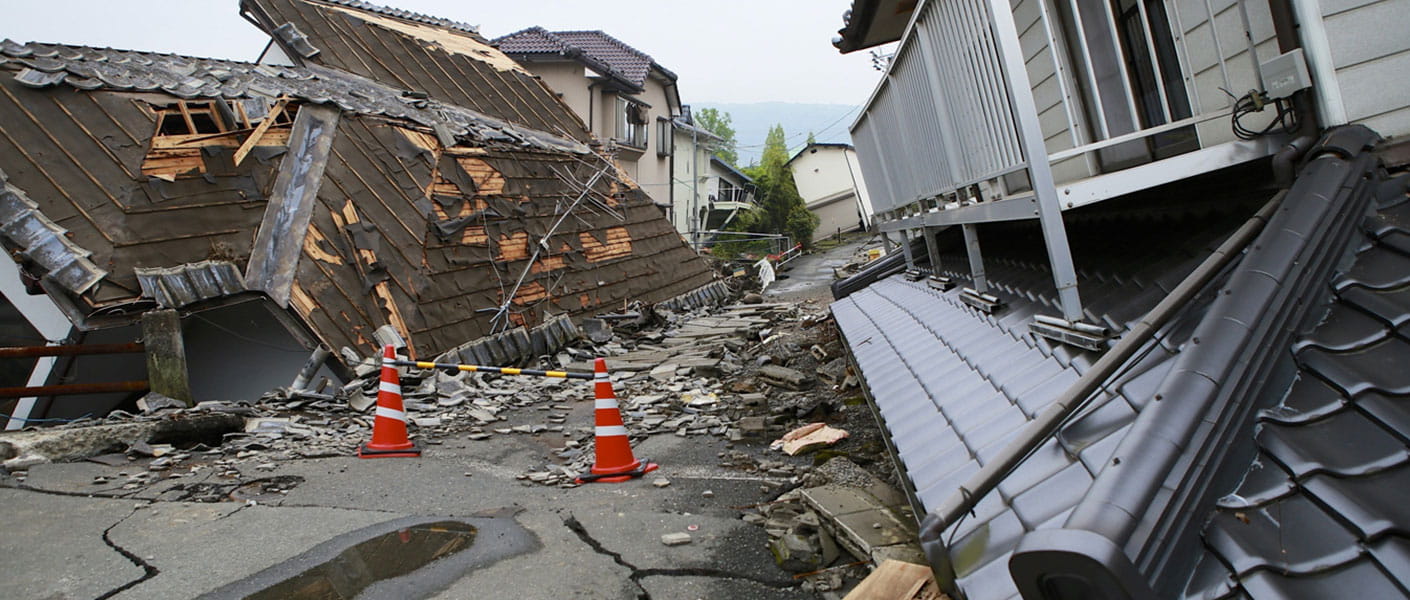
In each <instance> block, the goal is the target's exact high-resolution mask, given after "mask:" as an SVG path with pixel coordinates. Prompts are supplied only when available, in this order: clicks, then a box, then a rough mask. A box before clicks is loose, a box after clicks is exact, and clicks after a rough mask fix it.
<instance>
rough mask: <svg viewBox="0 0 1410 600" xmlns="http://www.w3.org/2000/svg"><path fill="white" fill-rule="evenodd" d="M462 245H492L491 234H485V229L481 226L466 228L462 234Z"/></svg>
mask: <svg viewBox="0 0 1410 600" xmlns="http://www.w3.org/2000/svg"><path fill="white" fill-rule="evenodd" d="M460 243H462V244H465V245H467V246H488V245H489V243H490V236H489V234H486V233H485V228H484V227H480V226H478V225H477V226H474V227H466V228H465V229H464V230H463V231H461V232H460Z"/></svg>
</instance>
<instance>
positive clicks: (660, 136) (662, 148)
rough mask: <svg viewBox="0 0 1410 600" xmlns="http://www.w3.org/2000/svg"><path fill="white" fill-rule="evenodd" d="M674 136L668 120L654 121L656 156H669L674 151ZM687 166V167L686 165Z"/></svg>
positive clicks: (659, 118)
mask: <svg viewBox="0 0 1410 600" xmlns="http://www.w3.org/2000/svg"><path fill="white" fill-rule="evenodd" d="M675 142H676V136H675V131H674V129H673V127H672V123H671V120H670V119H667V118H664V117H657V119H656V156H661V157H666V156H670V155H671V153H672V152H673V151H674V150H675V145H676V144H675ZM687 166H688V165H687Z"/></svg>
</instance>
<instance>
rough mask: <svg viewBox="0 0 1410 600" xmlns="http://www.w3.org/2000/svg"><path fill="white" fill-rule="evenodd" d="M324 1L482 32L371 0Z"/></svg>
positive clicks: (432, 23) (418, 21) (464, 25)
mask: <svg viewBox="0 0 1410 600" xmlns="http://www.w3.org/2000/svg"><path fill="white" fill-rule="evenodd" d="M322 1H323V2H327V3H328V4H337V5H339V6H346V7H348V8H356V9H358V10H365V11H368V12H374V13H377V14H379V15H386V16H388V17H396V18H398V19H405V20H407V21H415V22H417V23H424V24H426V25H435V26H436V27H445V28H446V29H454V30H457V31H462V32H465V33H469V34H472V35H479V33H480V28H479V27H476V26H474V25H471V24H469V23H461V22H459V21H452V20H450V19H442V18H440V17H433V16H430V15H423V14H421V13H417V12H411V11H409V10H402V9H400V8H392V7H390V6H378V5H376V4H372V3H370V2H362V1H361V0H322Z"/></svg>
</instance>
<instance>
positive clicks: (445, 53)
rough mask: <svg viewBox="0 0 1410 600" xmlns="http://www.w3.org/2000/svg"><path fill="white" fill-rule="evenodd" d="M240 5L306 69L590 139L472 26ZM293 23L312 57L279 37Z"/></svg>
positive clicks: (387, 13) (371, 13) (300, 5)
mask: <svg viewBox="0 0 1410 600" xmlns="http://www.w3.org/2000/svg"><path fill="white" fill-rule="evenodd" d="M240 6H241V8H242V10H243V11H244V12H245V14H246V16H247V17H249V18H250V19H251V20H253V21H254V22H255V23H257V24H258V25H259V26H260V27H261V28H262V29H264V31H265V32H266V33H269V34H270V36H271V38H272V39H274V40H275V42H276V43H279V44H280V45H281V46H283V47H284V50H286V52H285V54H287V55H289V56H291V57H294V59H295V60H297V61H299V62H300V63H301V64H303V65H305V66H310V67H312V66H314V65H321V66H325V67H332V68H336V69H338V70H340V71H345V72H347V73H352V74H355V75H359V76H361V77H365V78H368V79H372V80H376V81H379V82H381V83H383V84H385V85H388V86H391V87H393V88H396V89H400V90H409V91H411V92H413V93H417V94H424V96H425V97H429V98H431V99H434V100H437V101H440V102H443V103H446V104H452V105H456V106H462V107H465V108H469V109H472V110H474V111H476V112H477V113H479V114H482V115H487V116H489V117H492V118H494V119H497V120H499V121H502V122H508V123H513V124H515V125H517V126H521V127H526V128H529V129H533V130H537V131H541V132H546V133H548V134H553V135H557V136H561V137H565V138H571V139H574V140H577V141H582V142H586V141H588V140H589V139H590V135H589V134H588V131H587V126H586V125H585V124H584V123H583V122H582V120H581V119H579V118H578V117H577V116H576V115H575V114H574V113H573V111H572V110H571V109H569V108H568V107H567V105H565V104H564V103H563V101H562V99H560V98H558V96H557V95H555V94H554V92H553V91H552V90H550V89H549V88H548V86H546V85H545V84H544V83H543V82H542V81H540V80H539V79H538V78H536V77H534V76H533V75H532V74H531V73H529V72H528V71H526V70H524V68H523V67H521V66H519V64H518V63H515V62H514V60H513V59H511V58H509V57H508V56H505V55H504V53H502V52H500V51H499V50H497V49H495V48H494V46H491V45H490V43H489V42H488V41H486V40H485V39H484V38H483V37H481V36H480V35H479V34H478V33H476V32H475V30H474V28H470V27H467V26H464V25H461V24H457V23H454V22H450V21H445V20H443V19H433V18H430V17H424V16H421V15H416V14H415V13H407V12H406V11H399V10H396V9H390V8H383V7H379V6H375V5H372V4H368V3H366V2H352V1H343V2H323V1H314V0H241V3H240ZM290 24H291V25H293V29H295V30H297V31H298V32H299V33H301V34H302V36H303V37H302V38H301V39H302V40H303V42H305V43H307V44H308V45H309V46H311V49H316V50H317V51H318V52H317V53H312V54H311V53H310V52H308V50H310V48H304V49H303V50H302V51H301V50H300V48H299V47H296V46H301V45H302V44H294V43H292V42H291V39H286V37H287V36H281V35H279V34H278V33H276V32H277V31H278V30H279V28H281V27H284V26H285V25H290Z"/></svg>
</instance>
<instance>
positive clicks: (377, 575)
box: [245, 521, 477, 600]
mask: <svg viewBox="0 0 1410 600" xmlns="http://www.w3.org/2000/svg"><path fill="white" fill-rule="evenodd" d="M476 532H477V530H476V529H475V527H474V526H472V525H470V524H467V523H461V522H459V521H437V522H434V523H425V524H422V525H414V526H411V527H404V528H401V529H398V530H396V531H391V532H388V533H384V534H382V535H379V536H377V537H374V538H372V539H369V540H366V541H364V542H361V543H359V544H356V545H354V546H352V547H350V548H348V549H347V550H344V551H342V552H341V553H339V554H337V555H336V556H334V557H333V558H332V559H330V560H328V561H326V562H324V563H321V564H319V565H316V566H314V567H312V568H309V569H308V570H306V571H304V572H303V573H300V574H298V575H295V576H293V577H290V578H288V579H285V580H283V581H280V582H278V583H275V584H274V585H272V586H270V587H267V588H265V589H263V590H260V591H257V592H254V593H252V594H249V595H247V596H245V599H246V600H276V599H289V600H350V599H352V598H356V597H357V596H358V595H359V594H361V593H362V592H363V590H365V589H367V588H368V586H371V585H373V584H375V583H377V582H379V581H383V580H387V579H392V578H394V577H401V576H402V575H406V574H408V573H411V572H413V571H416V570H417V569H420V568H421V567H424V566H426V565H428V564H430V563H432V562H435V561H436V560H439V559H442V558H445V557H447V556H450V555H453V554H455V553H457V552H460V551H462V550H465V549H466V548H469V547H470V545H471V544H472V543H473V542H474V541H475V534H476Z"/></svg>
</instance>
